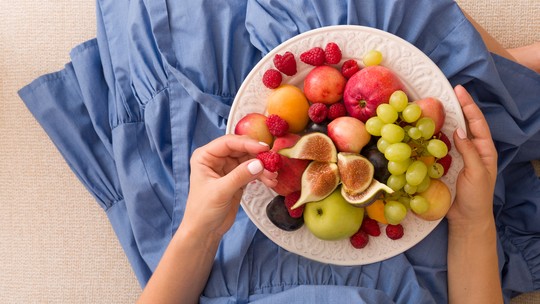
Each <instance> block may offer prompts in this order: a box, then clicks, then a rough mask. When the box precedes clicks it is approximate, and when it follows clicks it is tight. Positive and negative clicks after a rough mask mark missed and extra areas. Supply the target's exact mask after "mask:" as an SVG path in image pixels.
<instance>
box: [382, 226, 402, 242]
mask: <svg viewBox="0 0 540 304" xmlns="http://www.w3.org/2000/svg"><path fill="white" fill-rule="evenodd" d="M386 236H388V238H390V239H392V240H397V239H400V238H401V237H403V226H401V224H397V225H390V224H388V225H387V226H386Z"/></svg>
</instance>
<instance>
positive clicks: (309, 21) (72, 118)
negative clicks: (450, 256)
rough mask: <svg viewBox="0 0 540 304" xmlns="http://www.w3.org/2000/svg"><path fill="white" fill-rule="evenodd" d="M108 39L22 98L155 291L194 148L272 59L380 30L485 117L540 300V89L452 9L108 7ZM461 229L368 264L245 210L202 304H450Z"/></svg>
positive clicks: (523, 272)
mask: <svg viewBox="0 0 540 304" xmlns="http://www.w3.org/2000/svg"><path fill="white" fill-rule="evenodd" d="M96 6H97V24H98V28H97V37H96V38H95V39H93V40H90V41H88V42H85V43H83V44H81V45H79V46H77V47H75V48H74V49H73V50H72V52H71V59H72V60H71V62H70V63H68V64H67V65H66V66H65V68H64V69H63V70H61V71H58V72H55V73H52V74H48V75H43V76H41V77H39V78H38V79H36V80H35V81H33V82H32V83H30V84H28V85H27V86H25V87H24V88H22V89H21V90H20V92H19V94H20V96H21V98H22V99H23V101H24V102H25V104H26V105H27V107H28V109H29V110H30V111H31V112H32V114H33V115H34V116H35V118H36V119H37V120H38V121H39V123H40V124H41V125H42V127H43V128H44V129H45V131H46V132H47V134H48V135H49V136H50V138H51V140H52V141H53V142H54V144H55V145H56V146H57V147H58V150H59V151H60V152H61V153H62V155H63V157H64V158H65V160H66V161H67V163H68V164H69V166H70V167H71V168H72V170H73V172H74V173H75V174H76V175H77V176H78V178H79V179H80V180H81V182H82V183H83V184H84V185H85V186H86V188H87V189H88V191H90V192H91V193H92V195H93V196H94V197H95V198H96V200H97V202H98V203H99V204H100V206H101V207H102V208H103V209H104V210H105V212H106V213H107V215H108V218H109V220H110V223H111V225H112V226H113V228H114V230H115V232H116V234H117V236H118V239H119V240H120V243H121V245H122V247H123V249H124V250H125V253H126V255H127V256H128V258H129V261H130V263H131V265H132V267H133V269H134V271H135V274H136V276H137V278H138V280H139V282H140V284H141V286H144V285H145V284H146V282H147V280H148V279H149V277H150V276H151V274H152V271H153V270H154V269H155V267H156V265H157V264H158V261H159V259H160V257H161V255H162V254H163V252H164V250H165V248H166V246H167V244H168V242H169V241H170V240H171V237H172V235H173V234H174V232H175V230H176V228H177V227H178V225H179V223H180V222H181V220H182V216H183V212H184V208H185V201H186V197H187V192H188V188H189V158H190V155H191V153H192V152H193V150H194V149H195V148H197V147H199V146H201V145H204V144H206V143H207V142H209V141H210V140H212V139H214V138H216V137H218V136H220V135H222V134H224V130H225V126H226V123H227V117H228V113H229V110H230V106H231V104H232V101H233V99H234V97H235V94H236V92H237V91H238V88H239V87H240V85H241V83H242V81H243V79H244V78H245V77H246V76H247V74H248V73H249V72H250V70H251V69H252V68H253V67H254V65H255V64H256V63H257V62H258V61H259V60H260V59H261V58H262V57H263V56H264V55H265V54H266V53H268V52H269V51H270V50H272V49H273V48H274V47H276V46H277V45H279V44H280V43H282V42H284V41H285V40H287V39H289V38H291V37H293V36H295V35H297V34H300V33H303V32H305V31H308V30H311V29H314V28H319V27H323V26H329V25H337V24H353V25H363V26H369V27H374V28H378V29H382V30H385V31H387V32H390V33H393V34H395V35H398V36H400V37H402V38H404V39H405V40H407V41H409V42H411V43H412V44H414V45H415V46H416V47H418V48H419V49H420V50H422V51H423V52H424V53H425V54H427V55H428V56H429V57H430V58H431V59H432V60H433V61H434V62H435V63H436V64H437V65H438V66H439V67H440V69H441V70H442V71H443V73H444V74H445V75H446V77H447V78H448V79H449V81H450V82H451V84H452V85H457V84H462V85H464V86H465V87H466V88H467V90H468V91H469V92H470V93H471V94H472V95H473V97H474V98H475V100H476V102H477V103H478V105H479V106H480V107H481V108H482V110H483V112H484V113H485V115H486V118H487V120H488V123H489V125H490V128H491V131H492V135H493V138H494V140H495V143H496V146H497V149H498V152H499V157H500V159H499V176H498V180H497V185H496V193H495V197H494V206H495V209H494V216H495V218H496V223H497V230H498V237H499V243H498V251H499V262H500V273H501V279H502V285H503V291H504V296H505V299H506V300H507V301H508V300H509V299H510V298H511V297H513V296H515V295H517V294H519V293H522V292H527V291H531V290H538V289H540V225H539V224H538V220H537V219H540V181H539V179H538V178H537V177H536V176H535V174H534V170H533V168H532V166H531V164H530V160H532V159H540V149H538V145H539V144H540V100H539V96H540V75H539V74H537V73H535V72H533V71H531V70H528V69H526V68H524V67H522V66H520V65H518V64H516V63H513V62H510V61H508V60H506V59H504V58H501V57H498V56H497V55H494V54H490V53H489V52H488V51H487V49H486V48H485V46H484V44H483V43H482V40H481V38H480V36H479V35H478V33H477V32H476V31H475V30H474V28H473V27H472V25H471V24H470V23H469V22H468V21H467V19H466V18H465V17H464V15H463V14H462V12H461V11H460V9H459V8H458V6H457V5H456V4H455V3H454V2H453V1H449V0H438V1H433V0H406V1H397V0H384V1H381V0H357V1H352V0H351V1H345V0H342V1H317V0H312V1H310V0H298V1H277V0H248V1H242V0H234V1H233V0H230V1H200V0H199V1H166V0H155V1H126V0H98V1H97V3H96ZM446 251H447V224H446V222H445V221H442V222H441V224H439V225H438V226H437V228H436V229H435V230H434V231H433V232H432V233H431V234H430V235H429V236H428V237H427V238H426V239H424V240H423V241H422V242H420V243H419V244H417V245H416V246H414V247H413V248H411V249H410V250H408V251H406V252H405V253H403V254H400V255H398V256H395V257H393V258H390V259H388V260H385V261H383V262H379V263H374V264H369V265H365V266H354V267H346V266H335V265H327V264H322V263H318V262H314V261H311V260H309V259H306V258H303V257H301V256H298V255H296V254H293V253H290V252H287V251H286V250H284V249H282V248H280V247H278V246H277V245H275V244H274V243H273V242H272V241H270V240H269V239H268V238H267V237H266V236H265V235H263V234H262V233H261V232H260V231H258V230H257V228H256V227H255V226H254V224H253V223H251V221H250V220H249V218H248V217H247V216H246V214H245V213H244V212H243V211H242V210H240V212H239V214H238V217H237V220H236V222H235V224H234V225H233V227H232V228H231V230H230V231H229V232H228V233H227V234H226V235H225V237H224V239H223V241H222V243H221V245H220V247H219V250H218V253H217V256H216V259H215V263H214V266H213V269H212V272H211V275H210V278H209V280H208V283H207V286H206V288H205V290H204V292H203V294H202V295H201V299H200V300H201V303H246V302H252V301H253V302H257V303H280V302H287V303H313V302H321V301H322V302H329V303H330V302H345V303H350V302H358V303H363V302H367V303H392V302H398V303H403V302H407V303H409V302H410V303H443V302H447V279H446V275H447V265H446Z"/></svg>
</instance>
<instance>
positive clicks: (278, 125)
mask: <svg viewBox="0 0 540 304" xmlns="http://www.w3.org/2000/svg"><path fill="white" fill-rule="evenodd" d="M266 126H268V130H269V131H270V134H272V135H274V136H278V137H279V136H283V135H285V134H287V132H288V131H289V123H288V122H287V121H286V120H285V119H283V118H281V117H279V116H278V115H276V114H272V115H270V116H268V118H266Z"/></svg>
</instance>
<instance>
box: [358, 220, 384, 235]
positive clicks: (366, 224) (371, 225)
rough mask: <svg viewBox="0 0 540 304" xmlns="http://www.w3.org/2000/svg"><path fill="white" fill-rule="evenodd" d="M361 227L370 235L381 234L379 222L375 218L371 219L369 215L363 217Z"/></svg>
mask: <svg viewBox="0 0 540 304" xmlns="http://www.w3.org/2000/svg"><path fill="white" fill-rule="evenodd" d="M361 229H362V230H364V231H365V232H366V233H367V234H369V235H371V236H379V235H381V228H380V227H379V224H378V223H377V221H376V220H373V219H371V218H369V217H365V218H364V221H362V227H361Z"/></svg>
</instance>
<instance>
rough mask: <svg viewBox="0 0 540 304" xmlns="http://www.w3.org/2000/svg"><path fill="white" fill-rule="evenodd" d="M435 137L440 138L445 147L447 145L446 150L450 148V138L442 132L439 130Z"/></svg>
mask: <svg viewBox="0 0 540 304" xmlns="http://www.w3.org/2000/svg"><path fill="white" fill-rule="evenodd" d="M435 138H438V139H440V140H442V141H443V142H444V143H445V144H446V147H448V151H450V149H452V143H451V142H450V139H449V138H448V136H446V134H444V133H443V132H439V134H437V136H436V137H435Z"/></svg>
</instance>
